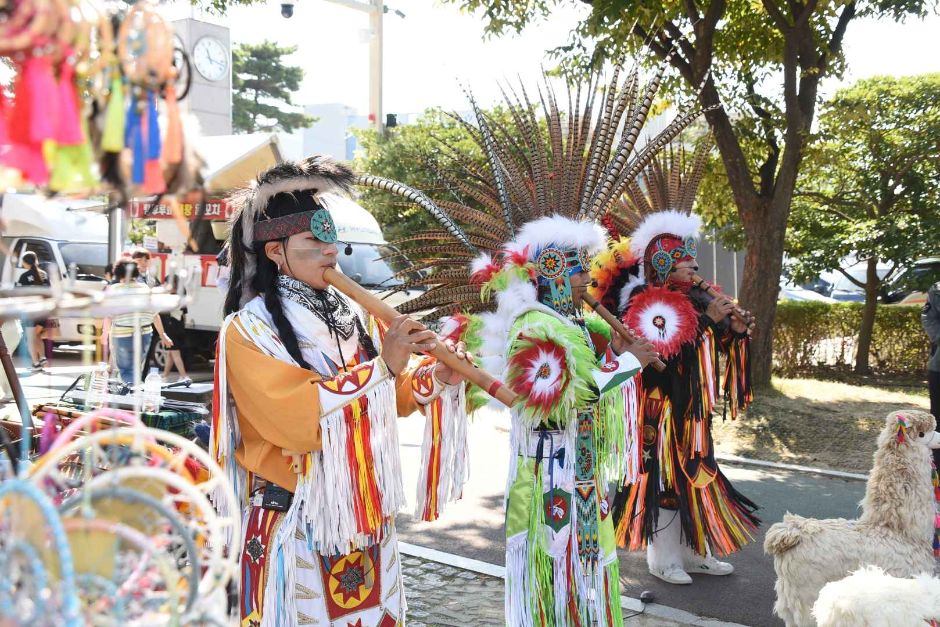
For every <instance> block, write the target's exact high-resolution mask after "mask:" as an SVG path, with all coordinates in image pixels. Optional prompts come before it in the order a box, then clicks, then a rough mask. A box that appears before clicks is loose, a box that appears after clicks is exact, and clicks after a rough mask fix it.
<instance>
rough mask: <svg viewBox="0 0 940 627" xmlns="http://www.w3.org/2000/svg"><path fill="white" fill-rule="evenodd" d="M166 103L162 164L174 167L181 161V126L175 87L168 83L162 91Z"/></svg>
mask: <svg viewBox="0 0 940 627" xmlns="http://www.w3.org/2000/svg"><path fill="white" fill-rule="evenodd" d="M164 102H166V139H165V140H164V141H163V162H164V163H166V164H168V165H176V164H178V163H180V162H181V161H182V160H183V125H182V122H180V108H179V103H178V102H177V101H176V86H175V85H174V84H173V83H172V82H169V83H167V85H166V88H165V90H164Z"/></svg>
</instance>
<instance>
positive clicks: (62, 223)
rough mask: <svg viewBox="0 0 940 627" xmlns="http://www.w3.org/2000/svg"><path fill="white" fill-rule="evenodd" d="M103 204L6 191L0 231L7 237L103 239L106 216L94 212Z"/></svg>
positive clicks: (0, 210)
mask: <svg viewBox="0 0 940 627" xmlns="http://www.w3.org/2000/svg"><path fill="white" fill-rule="evenodd" d="M106 206H107V203H105V202H103V201H101V200H81V199H69V198H46V197H45V196H43V195H41V194H14V193H7V194H3V198H2V200H0V220H2V227H0V232H2V234H3V235H4V236H7V237H48V238H52V239H58V240H63V241H76V242H99V241H104V242H106V241H108V219H107V217H106V216H104V215H103V214H101V213H98V212H99V211H101V210H102V209H104V208H105V207H106Z"/></svg>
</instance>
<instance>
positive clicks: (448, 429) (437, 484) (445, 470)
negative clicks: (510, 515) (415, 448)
mask: <svg viewBox="0 0 940 627" xmlns="http://www.w3.org/2000/svg"><path fill="white" fill-rule="evenodd" d="M423 413H424V415H425V417H426V419H427V420H426V423H425V427H424V441H423V442H422V445H421V472H420V476H419V477H418V494H417V498H416V500H415V517H416V518H418V519H419V520H424V521H434V520H437V518H438V517H439V516H440V513H441V511H443V506H444V505H445V504H446V503H450V502H451V501H456V500H459V499H460V497H461V496H462V495H463V486H464V483H466V481H467V477H468V475H469V451H468V448H467V412H466V393H465V388H464V386H463V385H459V386H446V387H445V388H444V391H443V392H441V394H440V395H439V396H438V397H437V398H436V399H434V400H433V401H431V402H430V403H428V404H427V405H426V406H425V407H424V408H423Z"/></svg>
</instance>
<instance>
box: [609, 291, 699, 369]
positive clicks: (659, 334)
mask: <svg viewBox="0 0 940 627" xmlns="http://www.w3.org/2000/svg"><path fill="white" fill-rule="evenodd" d="M623 322H624V324H626V325H627V326H628V327H630V328H631V329H633V330H634V331H636V332H637V333H639V334H640V335H642V336H643V337H645V338H646V339H648V340H649V341H650V342H652V344H653V346H654V347H655V348H656V351H657V352H658V353H659V354H660V355H662V356H663V358H664V359H669V358H671V357H674V356H675V355H676V354H677V353H678V352H679V349H680V348H681V347H682V345H683V344H690V343H692V342H694V341H695V338H696V336H697V335H698V314H697V313H696V311H695V307H694V306H692V303H691V302H690V301H689V299H688V297H687V296H686V295H685V294H682V293H681V292H675V291H673V290H670V289H667V288H664V287H650V288H648V289H646V290H644V291H642V292H640V293H639V294H637V295H635V296H634V297H633V298H631V299H630V306H629V308H628V309H627V313H626V315H625V316H624V318H623Z"/></svg>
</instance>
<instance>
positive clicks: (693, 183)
mask: <svg viewBox="0 0 940 627" xmlns="http://www.w3.org/2000/svg"><path fill="white" fill-rule="evenodd" d="M710 149H711V144H710V142H708V141H704V142H701V143H699V145H698V146H697V147H696V148H695V150H694V151H693V152H692V153H691V154H688V153H687V152H686V150H685V148H684V147H682V146H681V145H670V146H669V148H668V150H664V151H662V152H661V153H660V154H659V155H658V156H657V157H656V158H655V159H653V160H652V161H650V162H649V164H647V166H646V167H645V168H644V170H643V172H641V173H640V176H639V177H638V178H637V180H635V181H633V182H631V183H630V184H629V185H628V186H627V188H626V190H625V192H624V195H623V196H622V197H621V198H620V199H619V200H618V202H616V203H614V204H612V205H611V207H610V209H609V211H608V213H607V214H606V215H605V216H604V217H603V219H602V221H603V223H604V225H605V226H606V227H607V229H608V231H610V232H611V234H612V236H617V235H619V234H620V233H625V234H628V236H627V237H622V238H619V239H614V241H613V242H612V243H611V247H610V249H609V251H608V252H607V253H605V254H603V255H600V256H599V257H597V258H595V263H594V266H593V268H592V270H591V274H592V278H593V279H594V282H595V287H594V289H593V290H592V295H593V296H594V297H595V298H597V299H598V300H600V301H601V302H602V303H604V304H605V305H607V307H608V308H609V309H611V310H614V309H615V308H616V310H618V311H621V310H623V309H624V308H625V307H626V304H627V302H628V300H629V298H630V295H631V294H632V293H633V291H634V290H635V289H636V288H637V287H639V286H640V285H643V284H644V283H645V279H646V278H648V277H646V276H644V275H645V274H647V273H648V272H650V271H652V268H651V267H650V266H651V265H652V264H651V261H652V259H651V258H652V256H653V254H654V253H655V252H657V251H653V250H651V246H650V245H651V244H652V243H654V242H658V241H660V238H662V237H663V236H668V239H669V240H670V241H671V242H672V244H673V245H676V246H677V247H678V248H679V249H681V250H674V251H673V252H675V253H676V254H677V255H684V254H687V253H688V252H689V251H688V250H685V249H686V247H688V246H691V244H689V241H690V240H695V239H696V238H697V237H698V235H699V229H700V228H701V224H702V221H701V219H700V218H699V217H698V216H696V215H694V214H693V213H692V206H693V204H694V202H695V196H696V192H697V191H698V186H699V184H700V183H701V182H702V177H703V176H704V173H705V165H706V163H707V159H708V153H709V151H710ZM663 248H668V246H663ZM657 250H658V249H657ZM693 251H694V248H693ZM644 266H646V267H645V268H644ZM644 270H646V272H644Z"/></svg>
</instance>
